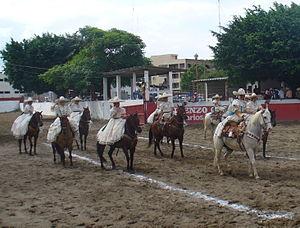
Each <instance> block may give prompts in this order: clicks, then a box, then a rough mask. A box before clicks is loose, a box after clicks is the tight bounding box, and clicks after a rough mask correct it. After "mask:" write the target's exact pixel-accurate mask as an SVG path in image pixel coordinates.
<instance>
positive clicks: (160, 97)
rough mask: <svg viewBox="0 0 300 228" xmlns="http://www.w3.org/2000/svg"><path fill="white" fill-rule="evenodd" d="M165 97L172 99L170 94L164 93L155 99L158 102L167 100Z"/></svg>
mask: <svg viewBox="0 0 300 228" xmlns="http://www.w3.org/2000/svg"><path fill="white" fill-rule="evenodd" d="M167 97H172V94H168V93H166V92H165V93H163V94H162V95H158V96H157V97H156V98H157V100H158V101H159V100H160V99H163V98H167Z"/></svg>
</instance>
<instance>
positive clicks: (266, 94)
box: [264, 89, 271, 100]
mask: <svg viewBox="0 0 300 228" xmlns="http://www.w3.org/2000/svg"><path fill="white" fill-rule="evenodd" d="M264 99H265V100H270V99H271V94H270V91H269V90H268V89H266V91H265V94H264Z"/></svg>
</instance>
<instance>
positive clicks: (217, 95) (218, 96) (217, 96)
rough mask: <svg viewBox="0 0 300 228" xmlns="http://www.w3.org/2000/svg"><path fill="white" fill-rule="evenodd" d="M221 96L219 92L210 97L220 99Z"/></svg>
mask: <svg viewBox="0 0 300 228" xmlns="http://www.w3.org/2000/svg"><path fill="white" fill-rule="evenodd" d="M221 98H222V96H220V95H219V94H216V95H215V96H213V97H212V99H221Z"/></svg>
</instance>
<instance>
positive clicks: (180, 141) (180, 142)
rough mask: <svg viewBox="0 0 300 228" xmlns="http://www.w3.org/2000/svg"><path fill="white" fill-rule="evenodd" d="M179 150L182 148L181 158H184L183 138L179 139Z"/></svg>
mask: <svg viewBox="0 0 300 228" xmlns="http://www.w3.org/2000/svg"><path fill="white" fill-rule="evenodd" d="M178 140H179V148H180V153H181V157H182V158H183V157H184V155H183V148H182V141H183V137H180V138H179V139H178Z"/></svg>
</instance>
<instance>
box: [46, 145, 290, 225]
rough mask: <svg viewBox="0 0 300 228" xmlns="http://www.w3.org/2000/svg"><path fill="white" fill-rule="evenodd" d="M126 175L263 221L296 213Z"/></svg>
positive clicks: (92, 162)
mask: <svg viewBox="0 0 300 228" xmlns="http://www.w3.org/2000/svg"><path fill="white" fill-rule="evenodd" d="M44 144H45V145H47V146H50V145H49V144H47V143H44ZM66 153H67V152H66ZM72 155H73V157H75V158H78V159H80V160H83V161H87V162H89V163H91V164H93V165H96V166H100V162H97V161H95V160H93V159H91V158H88V157H84V156H80V155H78V154H74V153H73V154H72ZM124 174H125V175H126V176H129V177H132V178H134V179H136V180H138V181H143V182H147V183H150V184H155V185H157V186H158V187H160V188H161V189H164V190H168V191H173V192H178V193H182V194H184V195H187V196H190V197H192V198H194V199H201V200H204V201H208V202H212V203H214V204H216V205H218V206H221V207H226V208H229V209H233V210H236V211H240V212H244V213H246V214H253V215H256V216H257V217H259V218H262V219H266V220H272V219H293V217H294V213H292V212H284V211H282V212H281V211H262V210H258V209H255V208H251V207H249V206H245V205H243V204H238V203H231V202H230V201H228V200H222V199H220V198H218V197H214V196H210V195H208V194H205V193H202V192H197V191H192V190H187V189H183V188H179V187H176V186H172V185H169V184H167V183H165V182H162V181H158V180H155V179H153V178H151V177H146V176H144V175H141V174H130V173H126V172H124Z"/></svg>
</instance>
